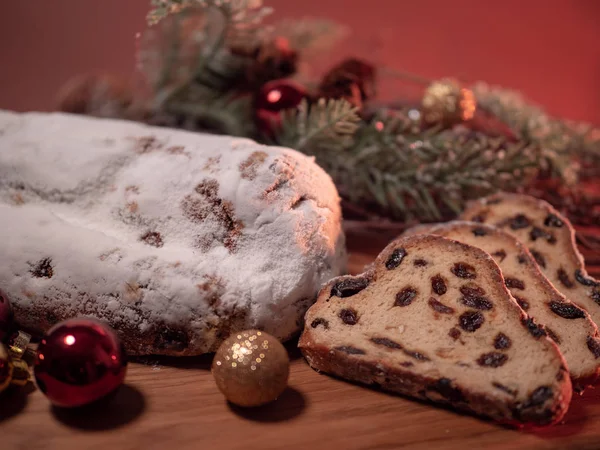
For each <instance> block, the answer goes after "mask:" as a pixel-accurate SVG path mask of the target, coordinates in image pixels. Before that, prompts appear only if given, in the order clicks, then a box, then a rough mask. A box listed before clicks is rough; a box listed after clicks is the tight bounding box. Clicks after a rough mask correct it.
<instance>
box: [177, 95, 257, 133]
mask: <svg viewBox="0 0 600 450" xmlns="http://www.w3.org/2000/svg"><path fill="white" fill-rule="evenodd" d="M251 109H252V101H251V99H250V97H248V96H245V97H231V96H229V97H218V98H214V99H208V98H205V100H204V101H203V102H189V101H174V102H171V103H170V104H169V106H168V108H167V109H166V112H167V113H169V114H171V115H173V116H175V117H185V123H184V124H183V125H182V127H183V128H187V129H191V130H196V131H197V130H200V131H209V132H212V133H216V134H226V135H230V136H240V137H248V136H255V135H256V129H255V127H254V122H253V121H252V120H249V118H250V117H251V114H252V112H251Z"/></svg>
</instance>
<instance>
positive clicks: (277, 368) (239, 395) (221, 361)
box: [212, 330, 290, 406]
mask: <svg viewBox="0 0 600 450" xmlns="http://www.w3.org/2000/svg"><path fill="white" fill-rule="evenodd" d="M212 374H213V376H214V377H215V381H216V383H217V386H218V388H219V390H220V391H221V392H222V393H223V395H224V396H225V398H227V400H229V401H230V402H231V403H233V404H236V405H238V406H260V405H264V404H265V403H269V402H272V401H273V400H275V399H277V397H279V395H280V394H281V393H282V392H283V391H284V390H285V388H286V386H287V381H288V376H289V374H290V359H289V357H288V354H287V350H286V349H285V347H284V346H283V345H282V344H281V342H279V341H278V340H277V339H276V338H274V337H273V336H271V335H270V334H267V333H265V332H264V331H258V330H247V331H242V332H240V333H236V334H233V335H231V336H230V337H229V338H228V339H226V340H225V341H224V342H223V344H221V346H220V347H219V350H217V353H216V354H215V358H214V359H213V363H212Z"/></svg>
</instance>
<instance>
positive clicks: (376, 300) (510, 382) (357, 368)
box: [298, 235, 572, 425]
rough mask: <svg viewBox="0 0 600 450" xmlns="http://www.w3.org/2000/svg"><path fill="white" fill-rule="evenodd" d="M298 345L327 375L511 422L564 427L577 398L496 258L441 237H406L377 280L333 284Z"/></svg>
mask: <svg viewBox="0 0 600 450" xmlns="http://www.w3.org/2000/svg"><path fill="white" fill-rule="evenodd" d="M298 345H299V347H300V349H301V350H302V353H303V354H304V356H305V357H306V359H307V361H308V363H309V364H310V366H311V367H312V368H313V369H316V370H318V371H323V372H326V373H330V374H333V375H337V376H339V377H342V378H345V379H348V380H351V381H355V382H360V383H365V384H372V385H379V386H380V387H382V388H383V389H385V390H389V391H393V392H397V393H401V394H405V395H408V396H412V397H416V398H419V399H423V400H430V401H433V402H438V403H445V404H451V405H453V406H454V407H456V408H457V409H460V410H466V411H470V412H473V413H476V414H480V415H483V416H487V417H491V418H493V419H496V420H498V421H501V422H506V423H521V424H523V423H524V424H535V425H546V424H550V423H554V422H557V421H559V420H560V419H561V418H562V417H563V416H564V414H565V412H566V411H567V408H568V405H569V402H570V399H571V395H572V389H571V380H570V378H569V377H568V376H567V369H566V362H565V361H564V359H563V356H562V355H561V353H560V351H559V350H558V347H557V346H556V344H555V343H554V342H552V341H551V340H550V339H548V338H547V337H546V334H545V333H544V331H543V329H542V328H541V327H539V326H538V325H537V324H536V323H535V322H534V321H533V319H531V318H528V317H527V315H526V314H525V313H523V311H522V310H521V309H520V308H519V306H518V305H517V303H516V302H515V300H514V299H513V298H512V297H511V295H510V293H509V292H508V290H507V288H506V286H505V284H504V279H503V278H502V274H501V272H500V269H499V267H498V266H497V265H496V263H495V262H494V260H493V259H492V258H491V257H490V256H489V255H488V254H487V253H486V252H484V251H483V250H480V249H478V248H475V247H471V246H469V245H466V244H462V243H459V242H456V241H453V240H450V239H446V238H443V237H440V236H430V235H428V236H412V237H408V238H400V239H397V240H395V241H393V242H392V243H390V244H389V245H388V246H387V247H386V248H385V249H384V250H383V252H382V253H381V254H380V255H379V256H378V257H377V259H376V261H375V263H374V264H373V265H372V266H371V268H370V269H369V270H368V271H367V272H364V273H362V274H361V275H359V276H355V277H352V276H345V277H338V278H334V279H333V280H331V281H330V282H329V283H328V284H327V285H325V287H324V288H323V289H322V290H321V292H320V294H319V297H318V300H317V302H316V303H315V304H314V305H313V306H312V307H311V308H310V309H309V310H308V312H307V314H306V317H305V328H304V332H303V334H302V336H301V338H300V342H299V344H298Z"/></svg>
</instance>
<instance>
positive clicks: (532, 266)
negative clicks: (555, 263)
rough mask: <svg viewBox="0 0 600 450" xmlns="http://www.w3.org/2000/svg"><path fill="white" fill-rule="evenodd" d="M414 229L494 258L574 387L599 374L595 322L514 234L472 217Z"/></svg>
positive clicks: (518, 300)
mask: <svg viewBox="0 0 600 450" xmlns="http://www.w3.org/2000/svg"><path fill="white" fill-rule="evenodd" d="M415 232H417V233H427V234H436V235H438V236H444V237H447V238H450V239H455V240H457V241H460V242H462V243H464V244H468V245H472V246H474V247H478V248H480V249H482V250H484V251H486V252H487V253H489V254H490V255H491V256H492V258H494V260H495V261H496V263H497V264H498V266H499V267H500V269H501V270H502V275H503V276H504V282H505V283H506V286H507V287H508V290H509V291H510V292H511V294H512V295H513V297H514V298H515V299H516V300H517V303H518V304H519V306H520V307H521V308H522V309H523V310H524V311H526V313H527V314H528V315H529V317H531V318H533V319H534V320H535V321H536V322H538V323H539V324H540V325H544V328H545V330H546V333H547V334H548V336H549V337H550V338H552V340H553V341H554V342H556V344H557V345H558V347H559V348H560V350H561V352H562V354H563V356H564V357H565V360H566V361H567V365H568V367H569V372H570V374H571V378H572V379H573V381H574V383H573V385H574V387H575V388H576V390H578V391H580V392H581V391H582V390H583V389H584V388H585V387H586V386H588V385H589V384H591V383H593V382H594V381H596V380H597V378H598V374H599V372H600V360H599V359H597V358H596V354H595V349H596V348H597V347H598V346H599V345H600V340H599V338H598V328H597V327H596V324H594V322H593V321H592V320H591V319H590V316H589V314H588V313H587V312H586V311H585V310H583V309H581V308H579V307H578V306H576V305H575V304H574V303H572V302H571V301H570V300H568V299H567V298H566V297H565V296H564V295H563V294H561V293H560V292H558V291H557V290H556V288H555V287H554V286H553V285H552V283H550V281H548V279H547V278H546V277H545V276H544V275H543V274H542V272H541V271H540V269H539V267H538V265H537V264H536V262H535V260H534V258H533V256H532V255H531V253H529V251H528V250H527V248H525V246H524V245H523V244H522V243H521V242H520V241H519V240H518V239H516V238H515V237H514V236H513V235H511V234H509V233H507V232H506V231H503V230H501V229H499V228H496V227H493V226H490V225H483V224H479V223H475V222H461V221H455V222H449V223H447V224H437V225H431V226H429V227H428V228H427V229H426V228H425V227H420V229H419V230H416V231H415Z"/></svg>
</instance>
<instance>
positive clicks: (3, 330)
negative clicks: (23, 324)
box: [0, 291, 14, 342]
mask: <svg viewBox="0 0 600 450" xmlns="http://www.w3.org/2000/svg"><path fill="white" fill-rule="evenodd" d="M13 328H14V324H13V310H12V307H11V306H10V302H9V301H8V297H7V296H6V294H5V293H4V292H2V291H0V342H6V341H7V340H8V338H9V337H10V336H11V334H12V331H13Z"/></svg>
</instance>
